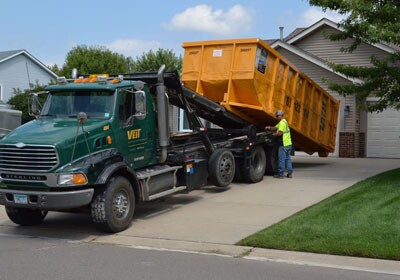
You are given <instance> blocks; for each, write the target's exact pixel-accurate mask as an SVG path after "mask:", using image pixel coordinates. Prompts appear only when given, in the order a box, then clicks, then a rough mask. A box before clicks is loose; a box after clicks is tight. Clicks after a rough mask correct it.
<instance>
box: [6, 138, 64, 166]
mask: <svg viewBox="0 0 400 280" xmlns="http://www.w3.org/2000/svg"><path fill="white" fill-rule="evenodd" d="M57 164H58V157H57V152H56V149H55V147H53V146H40V145H21V147H19V146H18V144H16V145H0V169H1V170H8V171H31V172H44V171H50V170H51V169H52V168H54V167H56V166H57Z"/></svg>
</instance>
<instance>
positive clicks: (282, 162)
mask: <svg viewBox="0 0 400 280" xmlns="http://www.w3.org/2000/svg"><path fill="white" fill-rule="evenodd" d="M291 151H292V145H290V146H280V147H279V162H278V175H279V176H283V173H284V172H285V167H286V169H287V172H288V173H292V172H293V167H292V159H291V158H290V152H291Z"/></svg>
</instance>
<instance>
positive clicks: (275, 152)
mask: <svg viewBox="0 0 400 280" xmlns="http://www.w3.org/2000/svg"><path fill="white" fill-rule="evenodd" d="M265 156H266V163H267V165H266V168H265V174H266V175H274V174H278V159H279V146H278V145H277V144H273V145H271V146H267V147H266V149H265Z"/></svg>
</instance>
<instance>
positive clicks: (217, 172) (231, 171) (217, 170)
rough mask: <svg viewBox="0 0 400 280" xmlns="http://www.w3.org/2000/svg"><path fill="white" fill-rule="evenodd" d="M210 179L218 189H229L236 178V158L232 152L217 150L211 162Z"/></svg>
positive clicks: (209, 167)
mask: <svg viewBox="0 0 400 280" xmlns="http://www.w3.org/2000/svg"><path fill="white" fill-rule="evenodd" d="M208 169H209V172H208V174H209V179H210V181H211V182H212V183H213V184H214V185H216V186H217V187H227V186H229V185H230V183H232V181H233V178H234V176H235V158H234V156H233V154H232V152H231V151H229V150H226V149H219V150H216V151H215V152H214V153H213V154H212V155H211V157H210V161H209V166H208Z"/></svg>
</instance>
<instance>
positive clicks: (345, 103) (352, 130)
mask: <svg viewBox="0 0 400 280" xmlns="http://www.w3.org/2000/svg"><path fill="white" fill-rule="evenodd" d="M337 32H342V31H341V29H340V28H339V27H338V26H337V24H336V23H334V22H332V21H330V20H329V19H326V18H324V19H321V20H320V21H318V22H316V23H315V24H313V25H311V26H309V27H307V28H298V29H296V30H294V31H293V32H292V33H290V34H289V35H288V36H286V37H284V36H283V28H281V38H280V39H278V40H266V42H267V43H268V44H270V45H271V47H273V48H274V49H275V50H277V51H278V52H279V53H281V54H282V55H283V56H285V57H286V58H287V59H288V60H289V61H290V62H291V63H292V64H294V65H295V66H296V67H297V68H298V69H300V70H301V71H302V72H304V73H305V74H306V75H307V76H309V77H310V78H311V79H313V80H314V81H315V82H317V83H318V84H320V85H321V86H322V87H323V88H324V89H326V90H327V91H328V92H329V93H330V94H331V95H333V96H334V97H335V98H336V99H338V100H340V111H339V121H338V130H337V137H336V149H335V155H336V156H339V157H350V158H353V157H380V158H400V112H399V111H397V110H395V109H391V108H389V109H387V110H385V111H384V112H381V113H367V112H365V111H363V110H360V109H359V107H358V105H359V104H357V102H359V101H357V100H356V98H355V97H354V96H346V97H343V96H339V94H337V93H336V92H332V91H331V90H330V89H328V87H327V85H326V84H325V83H324V80H325V79H328V80H331V81H334V82H336V83H344V84H345V83H352V82H354V81H355V82H362V81H359V80H351V79H349V78H348V77H346V76H344V75H342V74H340V73H336V72H334V71H333V70H332V69H331V68H330V67H329V66H328V65H327V63H326V62H327V61H329V62H333V63H338V64H351V65H354V66H369V65H371V63H370V57H371V56H373V55H374V56H375V57H377V58H378V59H379V58H384V57H386V56H387V55H388V54H390V53H394V52H398V51H400V48H399V47H398V46H389V45H386V44H382V43H377V44H372V45H371V44H364V43H362V44H361V45H360V46H359V47H358V48H357V49H356V50H355V51H354V52H352V53H344V52H341V51H340V50H341V49H342V48H346V47H349V46H350V44H351V42H352V40H351V39H348V40H344V41H331V40H330V39H329V38H327V35H328V34H332V33H337ZM366 102H374V97H372V96H371V97H369V98H367V100H366Z"/></svg>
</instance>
